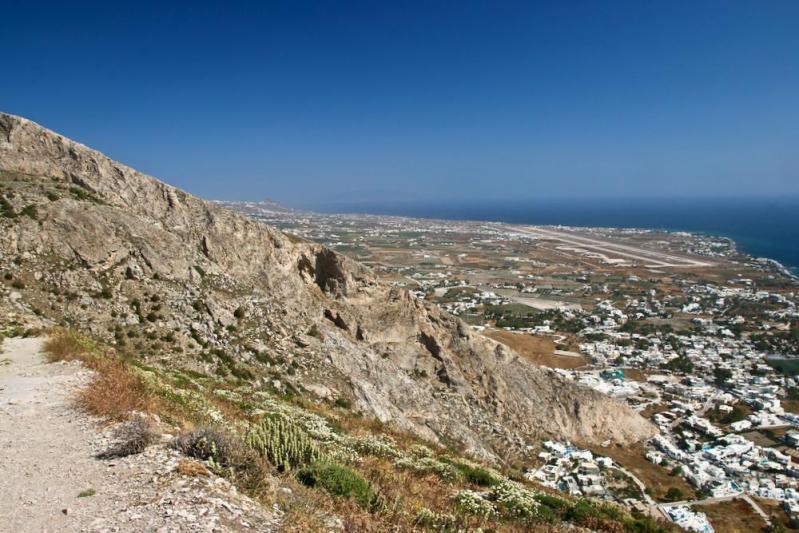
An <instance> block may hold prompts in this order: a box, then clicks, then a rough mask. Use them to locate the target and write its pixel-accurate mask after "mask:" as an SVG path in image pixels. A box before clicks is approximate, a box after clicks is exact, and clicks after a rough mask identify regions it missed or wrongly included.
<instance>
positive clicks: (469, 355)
mask: <svg viewBox="0 0 799 533" xmlns="http://www.w3.org/2000/svg"><path fill="white" fill-rule="evenodd" d="M0 185H2V190H0V193H2V195H3V198H4V199H5V200H4V205H5V207H4V208H3V209H4V210H5V212H6V213H7V216H6V217H0V271H2V272H4V273H11V274H12V279H14V280H16V283H15V284H14V285H15V288H13V289H12V287H11V286H10V285H9V284H10V281H9V280H6V281H4V284H5V286H4V288H3V289H2V290H4V291H6V293H10V292H11V291H12V290H14V291H17V292H20V293H21V297H20V298H17V299H15V300H13V301H12V300H11V299H10V298H7V297H4V298H2V299H0V300H1V301H2V302H3V303H2V304H0V305H2V306H5V308H4V309H3V308H0V311H3V312H6V313H18V314H23V313H28V312H36V313H37V314H39V315H42V316H44V317H46V318H48V319H51V320H54V321H65V322H67V323H69V324H71V325H73V326H75V327H79V328H82V329H85V330H88V331H90V332H91V333H92V334H94V335H97V336H99V337H102V338H104V339H106V340H107V341H108V342H111V343H115V344H116V345H117V347H118V349H119V350H120V351H124V352H128V353H130V355H132V356H134V357H138V358H141V359H144V360H146V361H148V363H150V364H160V365H175V366H180V367H182V368H190V369H193V370H195V371H199V372H206V373H211V372H216V373H218V374H223V375H224V374H233V376H235V377H236V378H238V379H241V380H246V381H250V382H252V384H253V386H257V387H264V388H275V389H278V390H283V391H286V392H288V393H293V394H301V395H308V396H312V395H318V396H322V397H324V398H325V399H326V400H327V401H337V403H339V404H340V405H351V406H352V408H353V409H355V410H357V411H359V412H362V413H363V414H365V415H368V416H371V417H375V418H377V419H379V420H380V421H382V422H385V423H388V424H390V425H392V426H394V427H396V428H398V429H401V430H407V431H411V432H413V433H415V434H417V435H419V436H421V437H423V438H427V439H429V440H431V441H433V442H439V443H442V442H443V443H457V444H460V445H462V446H464V447H466V448H467V449H468V450H469V451H471V452H472V453H474V454H477V455H481V456H484V457H488V458H491V457H496V454H497V453H498V452H503V453H504V452H506V451H511V450H513V451H523V450H524V449H525V447H526V445H528V444H533V443H535V442H536V441H537V440H538V439H540V438H543V437H558V438H566V439H572V440H577V441H582V442H600V441H604V440H608V439H610V440H613V441H616V442H620V443H627V442H632V441H637V440H641V439H644V438H647V437H649V436H651V435H652V434H653V433H654V429H653V427H652V426H651V425H650V424H648V423H647V422H646V421H645V420H644V419H642V418H641V417H640V416H638V415H637V414H635V413H634V412H633V411H631V410H630V409H629V408H628V407H626V406H625V405H623V404H621V403H619V402H617V401H615V400H612V399H610V398H608V397H606V396H603V395H601V394H599V393H597V392H594V391H591V390H588V389H585V388H581V387H578V386H576V385H574V384H572V383H570V382H567V381H564V380H563V379H562V378H560V377H559V376H557V374H555V373H554V372H551V371H549V370H547V369H544V368H540V367H537V366H535V365H532V364H530V363H528V362H526V361H524V360H523V359H521V358H519V357H518V356H517V355H516V354H515V353H513V352H512V351H510V350H509V349H508V348H505V347H503V346H502V345H499V344H497V343H495V342H493V341H491V340H489V339H486V338H484V337H482V336H479V335H476V334H473V333H472V332H471V330H470V329H469V328H468V327H467V326H466V325H464V324H463V323H462V322H461V321H459V320H458V319H456V318H454V317H452V316H450V315H448V314H447V313H445V312H442V311H441V310H440V309H439V308H438V307H436V306H435V305H432V304H429V303H427V302H424V301H421V300H419V299H417V298H415V297H414V296H412V295H410V294H409V293H408V292H406V291H404V290H401V289H398V288H395V287H390V286H387V285H384V284H382V283H380V282H378V281H377V280H376V278H375V277H374V276H373V275H372V273H371V272H370V271H369V270H368V269H367V268H366V267H364V266H362V265H360V264H358V263H357V262H354V261H352V260H350V259H348V258H346V257H344V256H342V255H339V254H337V253H335V252H333V251H331V250H329V249H326V248H324V247H322V246H320V245H316V244H313V243H308V242H305V241H302V240H300V239H298V238H295V237H292V236H290V235H286V234H284V233H282V232H280V231H278V230H277V229H274V228H271V227H267V226H264V225H262V224H261V223H259V222H256V221H254V220H252V219H249V218H247V217H245V216H243V215H240V214H238V213H234V212H231V211H228V210H225V209H223V208H221V207H219V206H217V205H214V204H212V203H209V202H206V201H203V200H201V199H199V198H196V197H194V196H192V195H190V194H188V193H186V192H184V191H181V190H179V189H176V188H174V187H171V186H169V185H166V184H164V183H162V182H160V181H158V180H156V179H154V178H151V177H149V176H146V175H144V174H141V173H139V172H137V171H135V170H133V169H131V168H129V167H126V166H124V165H121V164H119V163H116V162H114V161H112V160H110V159H109V158H107V157H105V156H104V155H102V154H100V153H99V152H96V151H94V150H91V149H89V148H87V147H85V146H83V145H80V144H78V143H75V142H73V141H71V140H69V139H66V138H64V137H62V136H60V135H58V134H55V133H53V132H51V131H49V130H46V129H44V128H42V127H40V126H38V125H37V124H34V123H33V122H30V121H28V120H25V119H22V118H19V117H15V116H11V115H5V114H0Z"/></svg>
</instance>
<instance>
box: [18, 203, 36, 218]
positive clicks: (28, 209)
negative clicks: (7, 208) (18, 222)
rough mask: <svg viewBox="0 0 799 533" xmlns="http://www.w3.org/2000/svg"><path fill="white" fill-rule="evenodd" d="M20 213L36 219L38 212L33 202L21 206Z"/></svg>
mask: <svg viewBox="0 0 799 533" xmlns="http://www.w3.org/2000/svg"><path fill="white" fill-rule="evenodd" d="M20 214H22V215H25V216H26V217H29V218H32V219H33V220H37V219H38V218H39V212H38V211H37V210H36V206H35V205H33V204H30V205H26V206H25V207H23V208H22V211H20Z"/></svg>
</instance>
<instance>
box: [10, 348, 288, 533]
mask: <svg viewBox="0 0 799 533" xmlns="http://www.w3.org/2000/svg"><path fill="white" fill-rule="evenodd" d="M41 346H42V339H38V338H31V339H6V341H5V343H4V345H3V350H2V352H0V495H2V497H0V531H4V532H5V531H7V532H28V531H31V532H42V531H159V532H172V531H186V532H189V531H191V532H194V531H197V532H201V531H203V532H204V531H219V532H222V531H275V530H278V529H279V526H280V516H281V513H280V511H279V510H277V509H265V508H264V507H262V506H260V505H259V504H257V503H256V502H254V501H252V500H250V499H249V498H247V497H246V496H243V495H241V494H239V493H238V492H237V491H236V489H235V487H233V486H231V485H230V484H229V483H228V482H227V481H226V480H224V479H222V478H219V477H217V476H213V475H210V476H198V477H187V476H183V475H180V474H178V473H177V472H176V471H175V467H176V466H177V464H178V461H179V460H181V457H180V455H179V454H178V452H176V451H174V450H172V449H170V448H168V447H167V446H165V445H164V444H163V443H162V444H158V445H155V446H151V447H150V448H148V449H147V450H146V451H145V452H144V453H142V454H139V455H134V456H130V457H125V458H120V459H114V460H111V461H108V460H99V459H97V458H96V457H95V456H96V455H97V453H99V452H101V451H103V450H105V449H107V448H108V447H109V446H110V445H111V444H112V443H113V431H112V429H111V428H102V427H101V426H100V425H99V424H98V421H97V420H95V419H93V418H91V417H90V416H88V415H86V414H84V413H82V412H80V411H79V410H77V409H75V408H74V407H73V406H72V404H71V397H72V396H73V395H74V393H75V391H76V390H78V389H79V388H80V387H81V386H83V385H85V384H86V383H88V381H89V380H90V379H91V376H92V373H91V371H90V370H87V369H85V368H84V367H82V366H81V365H79V364H78V363H47V362H46V361H45V359H44V358H43V356H42V354H41ZM167 439H168V436H166V435H165V436H164V440H165V441H166V440H167ZM84 491H89V492H91V491H93V492H94V493H93V494H92V495H89V496H83V497H81V496H79V494H81V493H82V492H84Z"/></svg>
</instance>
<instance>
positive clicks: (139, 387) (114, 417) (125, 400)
mask: <svg viewBox="0 0 799 533" xmlns="http://www.w3.org/2000/svg"><path fill="white" fill-rule="evenodd" d="M43 349H44V352H45V355H46V356H47V359H48V360H49V361H50V362H56V361H81V362H82V363H83V364H84V365H86V366H88V367H89V368H91V369H93V370H94V371H95V372H96V374H95V376H94V377H93V378H92V381H91V383H89V385H88V386H87V387H86V388H85V389H83V390H81V391H80V392H79V393H78V395H77V404H78V406H80V407H81V408H83V409H84V410H86V411H87V412H89V413H91V414H93V415H95V416H98V417H100V418H103V419H104V420H106V421H114V422H119V421H123V420H126V419H128V417H129V416H130V414H131V413H133V412H136V411H138V412H149V411H153V410H154V407H155V405H154V403H155V398H154V397H153V396H152V394H150V393H149V392H148V391H147V389H146V388H145V387H144V385H143V384H142V383H141V381H139V379H138V378H137V377H136V376H135V375H134V374H133V373H132V372H131V370H130V368H129V366H128V365H127V364H125V363H124V362H122V361H119V360H117V359H114V358H113V354H112V353H110V352H109V353H102V352H101V351H100V349H99V348H98V347H97V345H96V344H95V343H94V341H92V340H91V339H89V338H88V337H85V336H83V335H81V334H79V333H77V332H74V331H70V330H67V329H63V328H58V329H55V330H53V331H52V332H51V333H50V336H49V337H48V339H47V340H46V341H45V343H44V345H43Z"/></svg>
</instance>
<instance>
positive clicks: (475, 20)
mask: <svg viewBox="0 0 799 533" xmlns="http://www.w3.org/2000/svg"><path fill="white" fill-rule="evenodd" d="M164 3H166V2H164ZM91 4H92V3H91V2H54V3H52V5H48V2H46V1H44V2H5V3H4V6H3V8H2V15H0V110H3V111H6V112H10V113H14V114H19V115H23V116H26V117H28V118H31V119H33V120H35V121H37V122H39V123H41V124H43V125H45V126H47V127H49V128H51V129H54V130H56V131H58V132H60V133H63V134H65V135H67V136H70V137H72V138H74V139H76V140H79V141H80V142H83V143H85V144H88V145H90V146H92V147H95V148H97V149H99V150H102V151H104V152H105V153H107V154H109V155H110V156H112V157H114V158H115V159H118V160H121V161H122V162H125V163H127V164H129V165H131V166H134V167H136V168H138V169H140V170H142V171H145V172H147V173H150V174H153V175H155V176H158V177H159V178H161V179H163V180H165V181H168V182H170V183H172V184H175V185H177V186H180V187H183V188H185V189H188V190H190V191H191V192H194V193H196V194H199V195H202V196H204V197H210V198H220V199H260V198H266V197H268V198H273V199H276V200H278V201H282V202H284V203H287V204H289V205H295V206H304V207H308V206H318V205H320V204H325V203H336V202H344V203H358V202H365V203H369V202H382V203H385V202H395V201H396V202H413V201H417V200H426V201H429V200H430V199H431V198H432V199H439V200H440V201H442V202H461V201H475V200H481V199H492V200H503V199H514V200H516V201H518V200H520V199H525V198H537V199H541V198H550V197H551V198H569V197H580V198H591V197H599V198H605V197H620V196H629V197H647V196H649V197H652V196H692V195H699V196H719V195H720V196H748V195H766V196H768V195H797V194H799V2H797V1H796V0H787V1H769V0H753V1H751V2H741V1H734V0H719V1H713V2H711V1H701V0H690V1H679V0H668V1H665V0H664V1H657V2H650V1H645V0H635V1H629V2H625V1H621V0H617V1H612V2H599V1H585V2H580V1H552V2H532V1H530V2H503V1H486V2H469V1H464V0H461V1H452V2H435V1H419V2H404V1H393V2H382V1H370V2H348V1H344V0H339V1H330V2H302V1H291V0H289V1H286V2H268V1H264V2H253V3H252V4H246V3H236V2H218V3H214V4H215V5H210V4H209V5H203V3H202V2H192V3H189V4H186V5H183V6H180V5H178V4H173V5H172V6H168V7H167V6H162V5H159V4H155V3H153V4H148V3H147V2H135V3H129V4H126V5H123V3H117V2H110V1H107V0H106V1H104V2H102V3H97V4H96V5H91Z"/></svg>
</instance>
